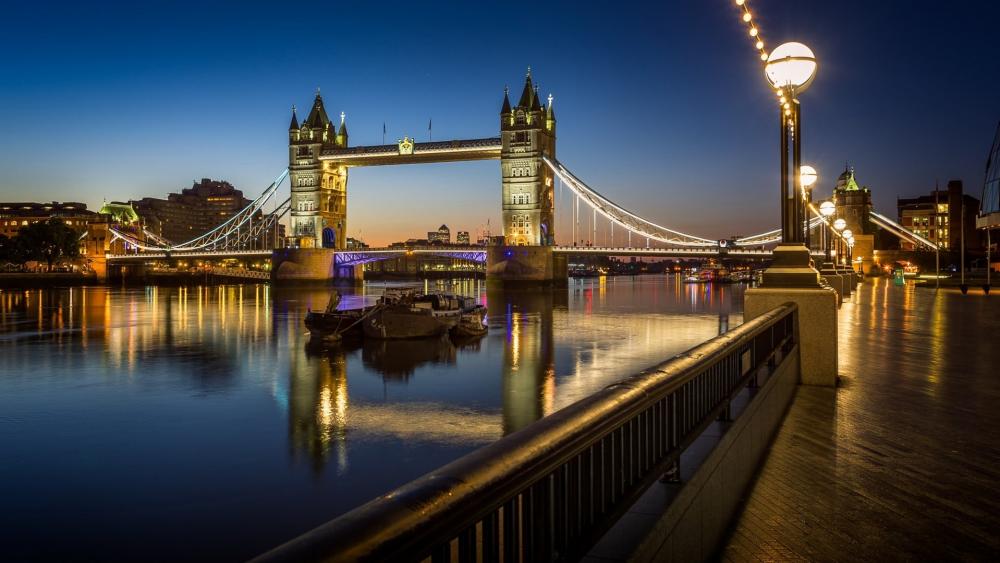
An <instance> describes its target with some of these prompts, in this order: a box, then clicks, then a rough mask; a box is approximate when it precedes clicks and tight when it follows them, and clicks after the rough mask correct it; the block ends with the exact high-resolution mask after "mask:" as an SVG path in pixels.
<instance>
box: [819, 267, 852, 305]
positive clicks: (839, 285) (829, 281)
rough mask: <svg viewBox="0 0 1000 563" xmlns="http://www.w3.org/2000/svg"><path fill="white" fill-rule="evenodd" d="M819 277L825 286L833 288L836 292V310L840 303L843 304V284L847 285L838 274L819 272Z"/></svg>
mask: <svg viewBox="0 0 1000 563" xmlns="http://www.w3.org/2000/svg"><path fill="white" fill-rule="evenodd" d="M819 275H820V277H821V278H823V280H824V281H826V285H828V286H830V287H832V288H833V290H834V291H836V292H837V308H838V309H839V308H840V305H841V303H843V302H844V284H845V283H847V282H846V281H845V280H844V277H843V276H841V275H839V274H829V273H826V272H820V274H819Z"/></svg>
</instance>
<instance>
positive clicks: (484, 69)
mask: <svg viewBox="0 0 1000 563" xmlns="http://www.w3.org/2000/svg"><path fill="white" fill-rule="evenodd" d="M750 3H751V9H752V11H753V12H754V14H755V20H756V21H757V22H758V24H759V25H760V27H761V31H762V35H763V37H764V39H765V41H766V42H767V44H768V45H770V46H771V47H772V48H773V47H774V46H776V45H777V44H779V43H781V42H784V41H792V40H798V41H802V42H804V43H806V44H808V45H810V46H811V47H812V48H813V50H814V51H815V52H816V54H817V57H818V58H819V60H820V68H819V72H818V75H817V78H816V80H815V82H814V83H813V85H812V86H811V88H810V89H809V90H808V91H807V92H806V93H804V94H803V96H802V97H801V99H802V101H803V133H804V136H803V139H804V150H803V154H804V156H803V161H804V162H806V163H811V164H814V165H815V166H816V168H818V169H819V171H820V183H819V193H820V194H827V193H829V191H830V188H831V187H832V185H833V183H834V182H835V180H836V177H837V175H838V174H839V173H840V172H841V171H843V169H844V165H845V162H850V163H851V164H852V165H853V166H854V167H855V168H856V170H857V177H858V180H859V182H861V183H862V184H866V185H868V186H870V187H871V188H872V190H873V192H874V194H875V203H876V207H877V208H879V209H880V210H882V211H883V212H884V213H886V214H887V215H890V216H895V198H896V196H897V195H916V194H919V193H926V192H928V191H929V190H930V189H931V188H932V187H933V186H934V182H935V180H940V181H941V182H942V184H943V183H944V182H946V181H947V180H948V179H952V178H960V179H962V180H964V182H965V185H966V190H967V191H969V192H971V193H973V195H975V196H977V197H978V196H979V192H980V191H981V189H982V182H983V171H984V161H985V158H986V154H987V151H988V149H989V145H990V142H991V141H992V138H993V132H994V130H995V128H996V126H997V121H998V119H1000V40H998V39H997V33H998V30H1000V23H998V22H1000V2H997V1H996V0H956V1H952V2H942V1H939V2H929V1H926V0H914V1H909V2H903V1H899V0H881V1H873V0H843V1H834V0H826V1H817V0H750ZM527 6H531V7H530V8H528V7H527ZM4 19H5V20H6V24H5V25H4V30H3V33H2V34H0V124H2V125H0V199H2V200H33V201H47V200H76V201H84V202H86V203H88V204H89V205H91V206H92V207H94V208H96V207H97V206H99V205H100V203H101V200H102V199H104V198H107V199H109V200H111V199H118V200H121V199H128V198H139V197H142V196H159V197H163V196H164V195H165V194H166V193H167V192H170V191H177V190H179V189H181V188H184V187H188V186H190V184H191V181H192V180H193V179H196V178H202V177H210V178H215V179H224V180H228V181H230V182H232V183H233V184H235V185H236V186H237V187H239V188H241V189H242V190H244V192H245V193H246V194H247V195H248V196H249V197H251V198H253V197H255V196H256V195H257V194H259V193H260V191H261V190H262V189H263V188H264V187H266V186H267V184H268V183H270V181H271V179H272V178H273V177H274V176H276V175H277V174H278V173H279V172H280V171H281V170H282V169H283V168H284V167H285V166H286V164H287V150H286V142H287V125H288V119H289V111H290V110H289V108H290V106H291V105H292V104H297V105H298V106H299V107H300V108H308V106H309V104H310V102H311V100H312V96H313V93H314V91H315V89H316V87H321V88H322V92H323V97H324V99H325V100H326V104H327V110H328V111H329V112H330V114H331V116H332V115H335V114H339V113H340V111H344V112H346V113H347V124H348V129H349V133H350V144H352V145H360V144H373V143H380V142H381V140H382V124H383V122H385V123H386V124H387V128H388V134H387V136H386V139H387V141H388V142H393V141H395V140H396V139H397V138H399V137H402V136H403V135H410V136H416V137H417V139H418V140H425V139H426V138H427V122H428V119H433V126H434V129H433V134H434V138H435V139H449V138H472V137H487V136H494V135H496V134H497V131H498V112H499V108H500V102H501V100H502V95H503V87H504V85H505V84H509V85H510V86H511V89H512V90H514V91H515V92H519V91H520V87H521V84H522V82H523V78H524V71H525V67H527V66H528V65H530V66H531V67H532V70H533V75H534V77H535V80H536V82H538V83H539V84H540V85H541V89H540V92H541V93H542V95H543V96H544V95H547V94H548V93H550V92H551V93H552V94H553V95H554V96H555V110H556V116H557V119H558V132H557V134H558V139H559V140H558V157H559V159H560V160H561V161H562V162H563V163H564V164H565V165H567V166H568V167H569V168H570V169H571V170H573V171H574V173H576V175H577V176H579V177H581V178H582V179H584V180H585V181H586V182H587V183H588V184H590V185H591V186H592V187H594V188H596V189H598V190H599V191H601V192H602V193H603V194H604V195H605V196H607V197H609V198H611V199H612V200H614V201H616V202H618V203H619V204H621V205H623V206H625V207H626V208H629V209H632V210H635V211H638V212H640V214H641V215H643V216H645V217H647V218H649V219H651V220H655V221H657V222H659V223H660V224H663V225H666V226H669V227H672V228H675V229H679V230H682V231H685V232H690V233H692V234H697V235H701V236H706V237H710V238H720V237H723V236H728V235H732V234H750V233H755V232H760V231H763V230H766V229H768V228H772V227H776V226H777V222H778V218H777V206H776V203H775V201H774V200H775V199H776V196H775V195H774V194H775V192H776V191H777V190H776V188H775V185H776V182H777V158H778V155H777V146H776V145H777V128H778V127H777V118H776V111H777V110H776V105H775V104H774V102H773V94H772V93H771V91H770V90H769V89H768V88H767V86H766V83H765V81H764V78H763V74H762V70H761V66H760V64H759V61H758V60H757V58H756V54H755V52H754V51H753V49H752V45H751V43H750V41H749V38H748V37H746V35H745V28H744V26H743V24H742V22H740V21H739V12H738V11H737V8H736V7H735V6H734V4H733V1H732V0H684V1H681V0H674V1H657V2H617V3H610V2H579V1H577V2H537V3H527V4H526V3H518V2H505V3H498V2H492V1H476V2H460V1H453V2H419V1H412V0H410V1H405V2H395V1H389V0H382V1H378V2H363V1H360V0H354V1H341V2H317V3H312V2H296V3H277V2H267V3H265V2H260V3H257V2H231V3H227V2H215V1H211V0H202V1H200V2H197V3H191V4H186V3H182V2H166V1H159V2H157V1H152V2H129V3H121V4H115V3H112V2H105V3H100V2H98V3H85V2H68V3H52V2H44V1H39V2H23V1H22V2H12V3H9V4H8V5H6V6H5V8H4ZM515 101H516V99H515ZM350 174H351V175H350V181H349V184H348V194H349V195H348V197H349V203H348V205H349V207H348V209H349V221H350V222H349V233H348V234H349V235H350V236H358V235H359V233H360V235H361V236H362V237H363V238H364V239H365V240H366V241H368V242H369V243H373V244H382V243H386V242H390V241H393V240H398V239H403V238H407V237H410V236H416V235H422V234H423V233H425V232H426V231H427V230H429V229H433V228H436V227H437V226H438V225H439V224H441V223H447V224H448V225H449V226H450V227H451V228H452V231H453V232H454V231H456V230H470V231H476V230H477V228H479V227H480V226H481V225H484V224H485V223H486V221H487V219H490V220H491V221H492V223H493V224H494V225H496V224H497V219H498V218H499V214H500V202H499V199H500V183H499V178H500V175H499V165H498V164H497V163H496V162H495V161H494V162H478V163H459V164H442V165H425V166H404V167H380V168H364V169H354V170H352V171H351V173H350ZM558 197H559V196H558V193H557V198H558ZM564 198H565V199H561V200H559V201H557V207H558V211H557V213H558V215H559V217H560V220H559V223H558V229H559V230H558V231H557V236H558V238H559V240H560V242H568V240H569V237H567V236H565V235H567V231H568V230H569V219H568V217H569V201H570V200H569V198H568V193H567V194H566V195H565V196H564ZM560 204H561V205H560ZM497 231H498V230H497V229H496V227H494V232H497ZM619 234H620V233H619Z"/></svg>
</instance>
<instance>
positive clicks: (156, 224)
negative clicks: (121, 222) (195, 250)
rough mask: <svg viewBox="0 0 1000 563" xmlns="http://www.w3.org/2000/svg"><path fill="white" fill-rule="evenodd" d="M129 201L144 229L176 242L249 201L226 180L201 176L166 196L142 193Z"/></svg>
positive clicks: (206, 228) (200, 231) (198, 232)
mask: <svg viewBox="0 0 1000 563" xmlns="http://www.w3.org/2000/svg"><path fill="white" fill-rule="evenodd" d="M129 203H130V204H131V205H132V206H133V208H134V209H135V211H136V213H137V214H138V215H139V217H140V218H141V219H142V221H143V223H145V226H146V229H147V230H149V231H150V232H152V233H153V234H155V235H156V236H158V237H161V238H164V239H167V240H169V241H170V242H172V243H175V244H179V243H182V242H185V241H188V240H191V239H192V238H195V237H197V236H200V235H202V234H205V233H207V232H208V231H210V230H212V229H213V228H215V227H217V226H218V225H219V224H221V223H223V222H225V221H226V219H229V218H230V217H232V216H233V215H235V214H236V213H239V212H240V210H242V209H243V208H244V207H246V206H248V205H250V203H251V202H250V200H249V199H247V198H245V197H243V192H242V191H240V190H238V189H236V188H235V187H234V186H233V185H232V184H230V183H229V182H224V181H217V180H211V179H209V178H202V180H201V182H194V183H193V184H192V186H191V187H190V188H187V189H184V190H181V192H180V193H172V194H169V195H167V198H166V199H159V198H154V197H145V198H142V199H140V200H137V201H130V202H129Z"/></svg>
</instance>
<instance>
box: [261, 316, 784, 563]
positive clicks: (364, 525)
mask: <svg viewBox="0 0 1000 563" xmlns="http://www.w3.org/2000/svg"><path fill="white" fill-rule="evenodd" d="M797 314H798V313H797V307H796V305H794V304H792V303H787V304H785V305H782V306H780V307H778V308H776V309H774V310H772V311H770V312H768V313H766V314H764V315H762V316H760V317H758V318H756V319H753V320H751V321H749V322H747V323H744V324H743V325H741V326H739V327H737V328H736V329H734V330H732V331H730V332H728V333H726V334H723V335H721V336H718V337H716V338H714V339H712V340H709V341H708V342H705V343H704V344H701V345H699V346H696V347H695V348H692V349H690V350H688V351H687V352H685V353H683V354H680V355H678V356H676V357H674V358H672V359H670V360H668V361H666V362H664V363H663V364H660V365H658V366H655V367H653V368H651V369H647V370H645V371H643V372H641V373H639V374H638V375H636V376H633V377H631V378H629V379H627V380H625V381H622V382H620V383H616V384H614V385H610V386H608V387H606V388H604V389H602V390H601V391H599V392H598V393H596V394H594V395H592V396H590V397H588V398H586V399H583V400H581V401H579V402H577V403H574V404H572V405H570V406H568V407H566V408H564V409H562V410H560V411H557V412H555V413H553V414H552V415H550V416H548V417H545V418H543V419H541V420H539V421H537V422H535V423H533V424H531V425H529V426H527V427H525V428H524V429H522V430H520V431H518V432H515V433H513V434H510V435H508V436H506V437H504V438H501V439H500V440H498V441H496V442H494V443H492V444H490V445H488V446H485V447H483V448H481V449H479V450H476V451H474V452H472V453H470V454H468V455H466V456H464V457H462V458H460V459H458V460H457V461H454V462H452V463H450V464H448V465H446V466H444V467H442V468H440V469H438V470H436V471H433V472H431V473H429V474H427V475H425V476H423V477H421V478H419V479H417V480H415V481H412V482H410V483H409V484H407V485H404V486H402V487H400V488H398V489H396V490H394V491H392V492H390V493H388V494H385V495H383V496H381V497H379V498H377V499H375V500H373V501H371V502H369V503H367V504H365V505H363V506H361V507H359V508H356V509H355V510H352V511H351V512H348V513H347V514H344V515H343V516H340V517H339V518H337V519H335V520H333V521H331V522H328V523H326V524H324V525H322V526H320V527H318V528H316V529H314V530H313V531H311V532H308V533H306V534H305V535H302V536H300V537H298V538H296V539H294V540H292V541H290V542H288V543H286V544H284V545H282V546H280V547H278V548H276V549H274V550H272V551H270V552H268V553H266V554H264V555H261V556H260V557H258V558H257V559H256V560H255V561H258V562H283V561H318V560H323V561H357V560H364V561H376V560H378V561H419V560H425V559H428V558H429V559H430V560H431V561H434V562H437V561H463V562H464V561H483V562H493V561H565V560H573V559H576V558H579V557H581V556H583V555H585V554H586V553H587V551H588V550H589V549H590V548H591V547H592V544H593V543H594V542H596V541H597V540H598V539H599V538H600V537H601V535H602V534H603V533H604V532H605V531H607V530H608V529H609V528H610V526H611V525H612V524H614V522H615V521H616V520H617V519H618V518H619V517H620V516H621V515H622V514H623V513H624V512H625V511H627V510H628V508H629V507H630V506H631V505H632V504H633V503H634V502H635V500H636V499H638V497H639V496H640V495H641V494H642V493H643V492H644V491H645V490H646V489H647V488H648V487H649V486H650V485H651V484H653V483H654V482H655V481H656V480H657V479H659V478H660V477H661V476H662V475H664V473H666V472H668V471H670V470H671V469H672V468H675V467H676V464H677V463H678V461H679V458H680V455H681V453H682V452H683V451H684V450H685V448H687V447H688V446H689V445H690V444H691V443H692V442H693V441H694V440H695V438H697V437H698V436H699V435H700V434H701V433H702V432H703V431H704V430H705V429H706V428H707V427H708V426H709V425H710V424H711V423H712V422H713V421H715V420H717V419H719V418H720V417H727V416H728V414H729V405H730V402H731V401H732V400H733V398H734V397H736V395H738V394H739V393H740V392H741V391H742V390H743V389H744V388H745V387H747V386H754V385H756V384H757V377H758V375H761V374H762V373H765V372H766V373H771V372H773V370H774V369H775V367H776V366H777V365H778V364H780V363H781V362H782V361H783V360H784V358H785V357H786V356H787V354H788V353H789V352H790V351H791V350H792V349H793V346H794V344H795V341H796V337H797V324H796V323H797V319H796V317H797Z"/></svg>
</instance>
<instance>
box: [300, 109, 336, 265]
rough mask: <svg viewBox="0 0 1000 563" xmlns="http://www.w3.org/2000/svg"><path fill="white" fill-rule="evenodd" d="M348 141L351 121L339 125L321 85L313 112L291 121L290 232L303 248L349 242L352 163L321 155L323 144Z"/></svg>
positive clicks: (324, 146)
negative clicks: (349, 167) (331, 115)
mask: <svg viewBox="0 0 1000 563" xmlns="http://www.w3.org/2000/svg"><path fill="white" fill-rule="evenodd" d="M345 147H347V125H346V123H345V122H344V114H343V113H341V114H340V127H339V128H337V127H336V126H335V125H334V124H333V123H332V122H331V121H330V118H329V117H328V116H327V114H326V108H325V107H324V106H323V98H322V96H320V94H319V91H318V90H317V92H316V99H315V100H313V105H312V109H311V110H310V111H309V115H308V117H306V119H305V120H304V121H303V122H302V124H301V125H299V123H298V118H297V117H296V115H295V108H294V107H293V108H292V122H291V124H289V126H288V168H289V180H290V182H291V186H292V190H291V191H292V201H291V218H292V220H291V223H292V224H291V230H292V232H291V237H292V238H293V239H294V240H295V241H296V243H297V245H298V247H300V248H320V247H323V248H335V249H343V248H345V247H346V246H347V168H346V167H344V166H340V165H337V164H336V163H332V162H322V161H320V155H321V154H322V153H323V150H324V149H336V148H345Z"/></svg>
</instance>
